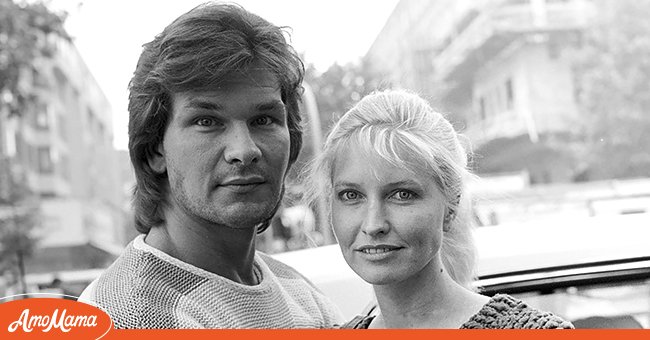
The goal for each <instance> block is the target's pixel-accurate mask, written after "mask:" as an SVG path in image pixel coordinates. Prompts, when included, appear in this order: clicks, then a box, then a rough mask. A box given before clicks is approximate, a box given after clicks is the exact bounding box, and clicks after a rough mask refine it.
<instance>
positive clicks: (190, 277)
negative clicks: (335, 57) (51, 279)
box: [80, 3, 340, 328]
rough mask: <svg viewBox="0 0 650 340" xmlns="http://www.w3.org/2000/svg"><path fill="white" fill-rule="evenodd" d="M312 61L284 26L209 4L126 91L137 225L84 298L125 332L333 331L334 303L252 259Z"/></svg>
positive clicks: (293, 136) (168, 35) (294, 148)
mask: <svg viewBox="0 0 650 340" xmlns="http://www.w3.org/2000/svg"><path fill="white" fill-rule="evenodd" d="M303 74H304V67H303V65H302V62H301V61H300V59H299V58H298V57H297V55H296V53H295V51H294V50H293V49H292V48H291V47H290V46H289V45H288V44H287V42H286V40H285V38H284V35H283V33H282V31H281V29H280V28H278V27H276V26H273V25H272V24H270V23H269V22H267V21H265V20H264V19H262V18H260V17H258V16H256V15H254V14H251V13H249V12H247V11H245V10H244V9H242V8H241V7H239V6H237V5H232V4H215V3H207V4H204V5H201V6H199V7H197V8H195V9H193V10H191V11H189V12H188V13H186V14H184V15H182V16H181V17H179V18H178V19H176V20H175V21H174V22H173V23H171V24H170V25H169V26H168V27H167V28H165V30H164V31H163V32H162V33H161V34H159V35H158V36H156V38H155V39H154V40H153V41H152V42H150V43H148V44H146V45H144V50H143V52H142V55H141V56H140V60H139V61H138V65H137V68H136V70H135V73H134V76H133V79H132V80H131V83H130V87H129V90H130V95H129V115H130V117H129V151H130V154H131V161H132V163H133V166H134V169H135V173H136V180H137V184H136V188H135V191H134V203H133V204H134V210H135V222H136V228H137V229H138V230H139V231H140V232H141V233H143V235H140V236H139V237H137V238H136V239H135V240H134V241H133V242H132V243H131V244H129V245H128V246H127V248H126V250H125V251H124V253H123V254H122V255H121V256H120V257H119V258H118V259H117V260H116V261H115V263H114V264H112V265H111V267H109V268H108V269H107V270H106V271H105V273H104V274H102V275H101V277H99V278H98V279H97V280H95V281H94V282H93V283H91V284H90V286H88V288H86V290H85V291H84V293H83V294H82V296H81V298H80V300H82V301H86V302H89V303H91V304H94V305H97V306H98V307H100V308H102V309H103V310H105V311H106V312H107V313H108V314H109V315H110V316H111V318H112V320H113V321H114V322H115V326H116V327H117V328H323V327H332V326H333V325H334V324H335V323H338V321H340V320H339V314H338V311H337V309H336V307H334V306H333V305H332V304H331V302H329V300H328V299H327V298H326V297H325V296H323V295H322V294H321V293H320V292H319V291H317V290H316V289H315V288H314V287H313V286H312V285H311V284H310V283H309V282H307V281H306V280H305V279H304V278H303V277H302V276H301V275H300V274H298V273H297V272H296V271H295V270H293V269H292V268H290V267H288V266H286V265H284V264H282V263H280V262H278V261H276V260H273V259H272V258H270V257H268V256H266V255H265V254H262V253H258V252H256V251H255V235H256V233H258V232H261V231H263V230H264V229H266V228H267V227H268V224H269V222H270V221H271V219H272V217H273V215H274V214H275V212H276V210H277V208H278V206H279V205H280V200H281V198H282V194H283V191H284V183H283V182H284V178H285V176H286V174H287V170H288V168H289V167H290V166H291V164H293V162H294V161H295V160H296V158H297V157H298V152H299V150H300V147H301V143H302V142H301V138H302V131H301V127H300V116H299V106H298V103H299V100H300V94H301V87H300V86H301V85H300V84H301V81H302V77H303Z"/></svg>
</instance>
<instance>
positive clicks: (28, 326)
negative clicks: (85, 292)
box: [0, 298, 113, 339]
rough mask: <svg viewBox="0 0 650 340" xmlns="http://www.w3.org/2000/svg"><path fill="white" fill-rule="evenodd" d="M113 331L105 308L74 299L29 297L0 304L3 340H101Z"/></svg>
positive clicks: (0, 330)
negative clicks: (62, 339) (32, 339)
mask: <svg viewBox="0 0 650 340" xmlns="http://www.w3.org/2000/svg"><path fill="white" fill-rule="evenodd" d="M1 301H2V300H0V302H1ZM111 328H113V322H112V321H111V319H110V318H109V317H108V315H107V314H106V313H105V312H103V311H102V310H101V309H99V308H97V307H94V306H91V305H88V304H85V303H81V302H77V301H73V300H65V299H59V298H28V299H22V300H15V301H10V302H5V303H0V338H2V339H13V338H15V339H28V338H30V337H32V338H39V339H44V338H45V339H56V338H63V337H65V338H66V339H70V338H72V339H99V338H101V337H103V336H104V335H106V333H108V331H109V330H110V329H111Z"/></svg>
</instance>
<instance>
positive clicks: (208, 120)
mask: <svg viewBox="0 0 650 340" xmlns="http://www.w3.org/2000/svg"><path fill="white" fill-rule="evenodd" d="M215 124H216V122H215V121H214V119H212V118H201V119H199V120H197V121H196V125H198V126H205V127H210V126H213V125H215Z"/></svg>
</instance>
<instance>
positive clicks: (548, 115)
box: [365, 0, 594, 183]
mask: <svg viewBox="0 0 650 340" xmlns="http://www.w3.org/2000/svg"><path fill="white" fill-rule="evenodd" d="M593 14H594V7H593V4H592V3H591V1H588V0H431V1H429V0H401V1H400V2H399V3H398V5H397V6H396V8H395V10H394V12H393V13H392V14H391V16H390V18H389V19H388V21H387V23H386V25H385V27H384V28H383V30H382V31H381V33H380V34H379V36H378V37H377V38H376V40H375V42H374V44H373V45H372V46H371V48H370V50H369V51H368V53H367V54H366V56H365V58H366V60H367V61H368V62H369V63H370V64H371V65H372V67H373V68H374V69H375V70H377V71H379V72H382V73H383V74H385V75H386V76H387V77H388V78H389V79H390V81H391V82H392V83H393V84H398V86H400V87H404V88H409V89H414V90H416V91H418V92H419V93H421V94H423V95H424V96H425V97H427V98H428V99H429V100H431V101H432V103H433V104H434V106H435V107H438V108H439V109H441V110H444V111H448V112H451V114H452V115H453V116H451V117H450V118H451V120H452V121H453V122H454V124H455V125H456V127H457V128H460V130H462V132H463V133H464V134H465V135H467V136H468V137H469V138H470V140H471V141H472V145H473V147H474V149H475V151H478V154H479V156H481V158H482V159H479V162H478V163H479V165H481V167H480V170H481V171H483V172H499V171H521V170H526V171H528V172H529V174H530V176H531V181H532V182H533V183H535V182H553V181H565V180H570V179H571V178H572V177H574V176H575V175H576V174H575V167H576V166H575V164H574V163H575V160H574V159H571V155H570V153H568V152H567V145H570V144H571V136H572V132H574V131H575V127H576V126H577V124H576V121H577V120H578V119H579V112H578V107H577V103H576V96H575V95H576V91H575V89H574V86H573V84H574V83H573V74H572V70H571V48H573V47H574V46H576V45H577V44H579V43H580V37H581V32H582V31H583V30H584V29H585V28H586V27H587V25H588V23H589V22H590V18H592V17H593Z"/></svg>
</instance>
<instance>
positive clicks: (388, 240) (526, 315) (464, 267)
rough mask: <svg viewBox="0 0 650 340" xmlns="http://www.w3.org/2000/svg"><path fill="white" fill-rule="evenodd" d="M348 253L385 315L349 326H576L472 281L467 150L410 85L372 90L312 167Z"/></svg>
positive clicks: (314, 186) (312, 177)
mask: <svg viewBox="0 0 650 340" xmlns="http://www.w3.org/2000/svg"><path fill="white" fill-rule="evenodd" d="M309 177H310V181H311V184H312V185H311V188H312V192H311V196H312V197H316V196H317V195H323V196H324V197H326V198H327V200H328V206H329V207H330V211H329V213H330V220H331V223H332V226H333V229H334V233H335V235H336V238H337V240H338V242H339V245H340V247H341V250H342V252H343V256H344V257H345V260H346V261H347V263H348V264H349V265H350V267H351V268H352V269H353V270H354V271H355V272H356V273H357V274H358V275H359V276H361V277H362V278H363V279H364V280H365V281H367V282H369V283H371V284H372V285H373V288H374V291H375V295H376V298H377V302H378V305H379V310H380V312H379V314H378V315H376V316H367V317H357V318H355V319H354V320H352V321H351V322H348V323H347V324H346V325H344V328H573V327H572V325H571V324H570V323H568V322H566V321H564V320H562V319H561V318H559V317H557V316H555V315H553V314H551V313H545V312H542V311H539V310H536V309H533V308H531V307H529V306H527V305H526V304H525V303H523V302H522V301H519V300H517V299H514V298H512V297H510V296H507V295H497V296H495V297H493V298H488V297H486V296H483V295H480V294H477V293H476V292H474V291H473V290H472V288H471V282H472V279H473V278H474V266H475V262H476V259H475V257H476V256H475V249H474V245H473V241H472V235H471V226H472V218H471V214H470V210H469V201H470V200H469V197H468V195H467V194H466V193H465V192H464V189H465V182H466V180H467V179H468V178H471V174H470V173H469V171H468V170H467V154H466V151H465V150H464V148H463V147H462V146H461V144H460V142H459V136H458V134H457V133H456V132H455V131H454V129H453V127H452V126H451V124H450V123H449V122H448V121H447V120H446V119H445V118H444V117H443V116H442V115H441V114H439V113H437V112H435V111H434V110H433V109H432V108H431V107H430V106H429V105H428V104H427V102H426V101H425V100H423V99H422V98H420V97H418V96H417V95H415V94H412V93H409V92H405V91H384V92H377V93H373V94H370V95H368V96H366V97H365V98H363V99H362V100H361V101H360V102H359V103H358V104H357V105H356V106H355V107H354V108H352V109H351V110H350V111H349V112H347V113H346V114H345V115H344V116H343V117H342V118H341V119H340V120H339V121H338V123H337V124H336V125H335V126H334V128H333V130H332V132H331V133H330V135H329V136H328V138H327V141H326V143H325V146H324V150H323V152H322V154H321V155H320V156H319V157H317V159H315V161H314V162H313V164H312V166H311V170H310V172H309Z"/></svg>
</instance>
